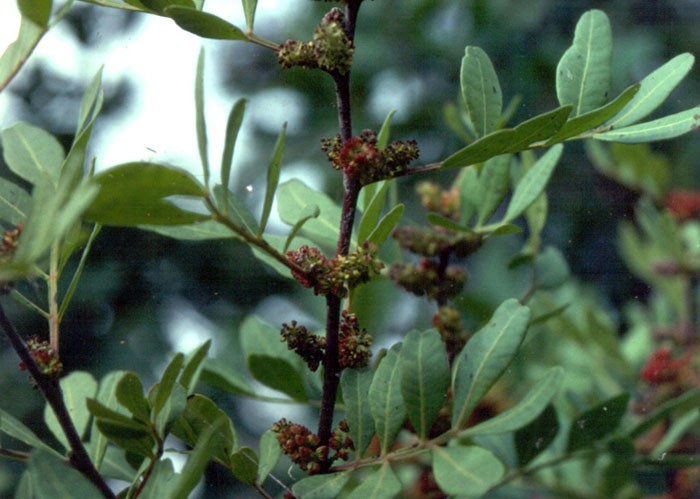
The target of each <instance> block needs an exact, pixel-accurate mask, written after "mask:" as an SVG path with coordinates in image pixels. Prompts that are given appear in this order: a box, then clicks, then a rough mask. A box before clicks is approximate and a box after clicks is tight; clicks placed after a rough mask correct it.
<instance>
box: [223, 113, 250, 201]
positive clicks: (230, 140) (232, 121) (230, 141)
mask: <svg viewBox="0 0 700 499" xmlns="http://www.w3.org/2000/svg"><path fill="white" fill-rule="evenodd" d="M247 103H248V101H247V100H246V99H238V100H237V101H236V102H235V103H234V104H233V107H232V108H231V111H230V112H229V114H228V120H227V121H226V140H225V141H224V151H223V154H222V156H221V185H222V186H225V187H226V188H225V189H224V188H223V187H222V189H221V192H222V196H221V199H222V202H221V207H222V209H223V210H224V213H226V214H228V213H227V210H228V194H229V190H228V187H229V184H230V183H231V168H232V167H233V152H234V150H235V149H236V140H237V139H238V132H239V131H240V130H241V124H242V123H243V115H244V114H245V108H246V104H247Z"/></svg>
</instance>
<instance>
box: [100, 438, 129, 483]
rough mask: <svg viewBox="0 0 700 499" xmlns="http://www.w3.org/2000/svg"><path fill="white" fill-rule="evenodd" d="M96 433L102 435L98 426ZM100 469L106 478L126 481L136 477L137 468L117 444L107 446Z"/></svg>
mask: <svg viewBox="0 0 700 499" xmlns="http://www.w3.org/2000/svg"><path fill="white" fill-rule="evenodd" d="M95 433H97V434H99V435H100V436H102V434H101V433H100V432H99V430H97V427H95ZM103 438H104V437H103ZM98 469H99V471H100V474H101V475H102V476H104V477H105V478H114V479H116V480H122V481H124V482H131V481H133V480H134V479H135V478H136V470H135V469H134V467H133V466H132V465H131V464H129V461H127V456H126V452H124V450H123V449H120V448H119V447H117V446H115V445H110V446H109V447H107V450H106V452H105V454H104V459H102V461H101V463H100V467H99V468H98Z"/></svg>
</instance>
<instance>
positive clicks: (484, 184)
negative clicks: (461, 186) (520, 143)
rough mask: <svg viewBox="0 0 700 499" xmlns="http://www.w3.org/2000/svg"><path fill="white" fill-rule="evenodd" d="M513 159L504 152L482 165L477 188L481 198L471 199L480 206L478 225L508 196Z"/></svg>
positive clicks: (484, 221)
mask: <svg viewBox="0 0 700 499" xmlns="http://www.w3.org/2000/svg"><path fill="white" fill-rule="evenodd" d="M512 160H513V157H512V156H511V155H510V154H503V155H501V156H496V157H493V158H491V159H489V160H488V161H486V163H484V165H483V166H482V167H481V169H480V171H479V184H478V188H477V189H475V190H476V191H477V192H479V199H478V200H477V199H474V200H470V201H471V202H472V203H473V204H475V206H477V207H478V208H477V210H478V215H479V217H478V219H477V225H483V224H484V223H486V221H487V220H488V219H489V218H490V217H491V215H493V214H494V212H495V211H496V209H497V208H498V207H499V206H500V204H501V201H503V198H504V197H505V196H506V193H507V192H508V181H509V180H510V165H511V162H512ZM475 187H477V186H475Z"/></svg>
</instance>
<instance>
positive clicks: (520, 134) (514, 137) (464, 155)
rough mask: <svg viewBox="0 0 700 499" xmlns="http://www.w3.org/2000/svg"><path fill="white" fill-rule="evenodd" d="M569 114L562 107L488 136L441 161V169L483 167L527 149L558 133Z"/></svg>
mask: <svg viewBox="0 0 700 499" xmlns="http://www.w3.org/2000/svg"><path fill="white" fill-rule="evenodd" d="M570 112H571V106H563V107H560V108H557V109H555V110H553V111H549V112H547V113H544V114H541V115H539V116H535V117H534V118H531V119H529V120H527V121H525V122H523V123H521V124H519V125H518V126H516V127H515V128H505V129H503V130H498V131H496V132H493V133H490V134H488V135H486V136H484V137H482V138H480V139H479V140H477V141H475V142H473V143H471V144H469V145H468V146H467V147H465V148H464V149H461V150H459V151H457V152H456V153H454V154H453V155H452V156H450V157H449V158H447V159H446V160H445V161H443V163H442V168H462V167H464V166H469V165H474V164H477V163H483V162H484V161H486V160H487V159H490V158H493V157H494V156H498V155H499V154H507V153H515V152H520V151H523V150H525V149H528V148H530V146H532V145H533V144H535V143H536V142H540V141H543V140H548V139H549V138H550V137H552V136H553V135H554V134H555V133H557V132H558V131H559V129H560V128H561V127H562V126H563V125H564V123H565V122H566V119H567V117H568V116H569V113H570Z"/></svg>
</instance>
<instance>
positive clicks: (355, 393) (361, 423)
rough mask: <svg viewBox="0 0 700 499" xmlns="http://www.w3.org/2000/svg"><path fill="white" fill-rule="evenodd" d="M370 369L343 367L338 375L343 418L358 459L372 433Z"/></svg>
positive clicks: (369, 440) (368, 442) (370, 439)
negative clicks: (343, 404) (342, 403)
mask: <svg viewBox="0 0 700 499" xmlns="http://www.w3.org/2000/svg"><path fill="white" fill-rule="evenodd" d="M371 383H372V370H371V369H369V368H366V369H345V370H343V373H342V374H341V376H340V389H341V390H342V392H343V402H344V403H345V419H346V420H347V422H348V426H349V427H350V438H351V439H352V441H353V444H354V446H355V455H356V457H357V458H358V459H359V458H360V457H361V456H362V454H363V453H364V452H365V449H367V447H368V446H369V444H370V442H371V441H372V436H373V435H374V424H373V418H372V412H371V411H370V408H369V401H368V396H369V387H370V384H371Z"/></svg>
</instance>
